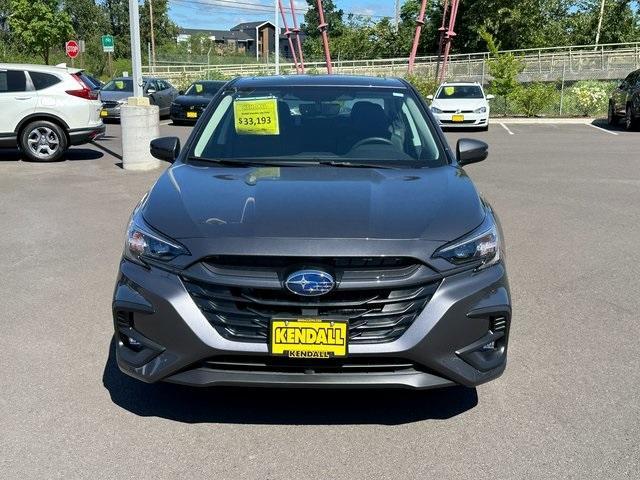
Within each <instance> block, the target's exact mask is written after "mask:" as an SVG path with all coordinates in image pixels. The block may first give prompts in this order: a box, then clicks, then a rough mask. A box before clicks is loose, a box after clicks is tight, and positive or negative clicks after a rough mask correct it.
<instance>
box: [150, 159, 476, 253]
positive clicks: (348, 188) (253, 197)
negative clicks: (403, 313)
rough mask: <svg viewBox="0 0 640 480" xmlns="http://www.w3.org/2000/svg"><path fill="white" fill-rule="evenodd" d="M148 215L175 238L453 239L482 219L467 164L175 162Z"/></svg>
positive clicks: (156, 191)
mask: <svg viewBox="0 0 640 480" xmlns="http://www.w3.org/2000/svg"><path fill="white" fill-rule="evenodd" d="M142 214H143V216H144V218H145V221H146V222H148V223H149V224H150V225H151V226H152V227H154V228H156V229H157V230H158V231H160V232H162V233H164V234H165V235H168V236H169V237H172V238H175V239H186V238H220V239H221V238H226V239H229V238H241V239H244V240H246V239H247V238H250V239H259V238H305V239H329V238H332V239H367V240H372V239H402V240H410V239H425V240H437V241H450V240H453V239H456V238H458V237H460V236H461V235H464V234H465V233H467V232H469V231H470V230H472V229H473V228H475V227H477V226H478V225H479V224H480V223H481V222H482V220H483V218H484V208H483V205H482V203H481V200H480V197H479V195H478V193H477V191H476V189H475V187H474V185H473V183H472V182H471V180H470V179H469V177H467V175H466V174H465V173H464V171H463V170H461V169H457V168H454V167H452V166H444V167H439V168H428V169H407V170H395V169H394V170H392V169H372V168H344V167H324V166H321V167H260V168H256V167H253V168H224V167H217V166H205V167H201V166H196V165H188V164H176V165H174V166H172V167H171V168H169V169H168V170H167V171H166V172H165V173H164V174H163V175H162V176H161V177H160V178H159V179H158V181H157V182H156V184H155V186H154V187H153V188H152V190H151V191H150V193H149V196H148V197H147V200H146V202H145V204H144V207H143V209H142Z"/></svg>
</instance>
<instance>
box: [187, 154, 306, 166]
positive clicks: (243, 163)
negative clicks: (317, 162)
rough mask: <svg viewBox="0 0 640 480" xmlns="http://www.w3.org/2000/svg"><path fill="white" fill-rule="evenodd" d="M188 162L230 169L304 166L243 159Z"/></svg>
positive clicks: (198, 158) (192, 158)
mask: <svg viewBox="0 0 640 480" xmlns="http://www.w3.org/2000/svg"><path fill="white" fill-rule="evenodd" d="M189 160H191V161H196V162H210V163H217V164H220V165H226V166H231V167H300V166H304V165H302V164H301V163H293V162H286V161H285V162H277V161H264V160H248V159H244V158H237V159H230V158H206V157H194V156H191V157H189Z"/></svg>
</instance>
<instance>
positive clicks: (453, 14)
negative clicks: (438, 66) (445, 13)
mask: <svg viewBox="0 0 640 480" xmlns="http://www.w3.org/2000/svg"><path fill="white" fill-rule="evenodd" d="M459 5H460V0H452V3H451V16H450V17H449V29H448V30H447V34H446V43H445V47H444V59H443V61H442V71H441V72H440V82H441V83H442V81H444V78H445V76H446V75H447V64H448V62H449V52H450V50H451V42H452V41H453V37H455V36H456V32H454V31H453V28H454V27H455V24H456V17H457V16H458V6H459Z"/></svg>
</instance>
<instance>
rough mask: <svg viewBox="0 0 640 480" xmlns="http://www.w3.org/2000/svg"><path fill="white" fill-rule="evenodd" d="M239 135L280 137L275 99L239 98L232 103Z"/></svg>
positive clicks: (276, 101)
mask: <svg viewBox="0 0 640 480" xmlns="http://www.w3.org/2000/svg"><path fill="white" fill-rule="evenodd" d="M233 114H234V116H235V124H236V132H237V133H238V134H239V135H280V125H279V123H278V100H277V99H276V98H240V99H236V100H235V101H234V102H233Z"/></svg>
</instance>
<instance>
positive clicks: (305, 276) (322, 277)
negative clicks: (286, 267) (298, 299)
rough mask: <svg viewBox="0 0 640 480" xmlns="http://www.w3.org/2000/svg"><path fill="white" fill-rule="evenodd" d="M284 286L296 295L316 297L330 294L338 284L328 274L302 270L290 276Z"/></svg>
mask: <svg viewBox="0 0 640 480" xmlns="http://www.w3.org/2000/svg"><path fill="white" fill-rule="evenodd" d="M284 286H285V287H287V290H289V291H290V292H292V293H295V294H296V295H303V296H305V297H316V296H318V295H324V294H325V293H329V292H330V291H331V290H333V288H334V287H335V286H336V282H335V280H334V279H333V277H332V276H331V275H329V274H328V273H327V272H322V271H320V270H300V271H298V272H294V273H292V274H291V275H289V277H287V280H286V281H285V282H284Z"/></svg>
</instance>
